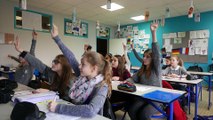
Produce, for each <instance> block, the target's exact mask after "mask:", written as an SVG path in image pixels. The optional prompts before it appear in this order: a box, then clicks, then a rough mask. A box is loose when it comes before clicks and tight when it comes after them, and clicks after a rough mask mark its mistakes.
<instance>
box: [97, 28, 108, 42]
mask: <svg viewBox="0 0 213 120" xmlns="http://www.w3.org/2000/svg"><path fill="white" fill-rule="evenodd" d="M97 37H99V38H106V39H109V38H110V28H109V27H103V26H101V27H100V29H98V30H97Z"/></svg>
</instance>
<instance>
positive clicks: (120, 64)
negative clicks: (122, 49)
mask: <svg viewBox="0 0 213 120" xmlns="http://www.w3.org/2000/svg"><path fill="white" fill-rule="evenodd" d="M114 57H116V58H117V59H118V68H117V70H118V75H119V77H120V79H122V80H123V74H124V71H125V70H126V67H125V61H124V59H123V57H122V56H121V55H114Z"/></svg>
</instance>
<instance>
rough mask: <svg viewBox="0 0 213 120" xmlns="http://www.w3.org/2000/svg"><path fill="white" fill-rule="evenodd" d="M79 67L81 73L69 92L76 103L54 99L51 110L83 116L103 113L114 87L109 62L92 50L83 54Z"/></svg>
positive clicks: (50, 104) (50, 105) (50, 106)
mask: <svg viewBox="0 0 213 120" xmlns="http://www.w3.org/2000/svg"><path fill="white" fill-rule="evenodd" d="M73 57H74V56H73ZM79 68H80V72H81V74H80V76H79V77H78V78H77V79H76V81H75V82H74V84H73V86H72V88H71V89H70V94H69V97H70V98H71V101H72V103H73V104H75V105H68V104H60V103H57V102H54V101H53V102H50V103H49V105H48V107H49V110H50V111H51V112H56V113H60V114H66V115H72V116H81V117H92V116H94V115H96V114H103V106H104V102H105V100H106V98H107V95H108V96H109V95H110V94H111V89H112V86H111V67H110V64H109V62H107V61H106V60H105V59H104V57H103V56H102V55H101V54H99V53H97V52H94V51H91V52H86V53H85V54H84V55H83V57H82V59H81V64H80V66H79Z"/></svg>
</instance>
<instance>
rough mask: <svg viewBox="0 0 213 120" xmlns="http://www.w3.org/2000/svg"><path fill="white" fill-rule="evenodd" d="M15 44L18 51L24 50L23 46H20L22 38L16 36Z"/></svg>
mask: <svg viewBox="0 0 213 120" xmlns="http://www.w3.org/2000/svg"><path fill="white" fill-rule="evenodd" d="M14 46H15V49H16V51H18V52H22V51H23V50H22V48H20V40H19V37H18V36H16V39H15V41H14Z"/></svg>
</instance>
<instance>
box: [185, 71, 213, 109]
mask: <svg viewBox="0 0 213 120" xmlns="http://www.w3.org/2000/svg"><path fill="white" fill-rule="evenodd" d="M187 72H188V73H190V74H194V75H201V76H207V77H208V78H209V79H208V84H209V87H208V90H209V103H208V110H210V108H211V105H212V103H211V87H212V82H211V80H212V75H213V73H210V72H194V71H187Z"/></svg>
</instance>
